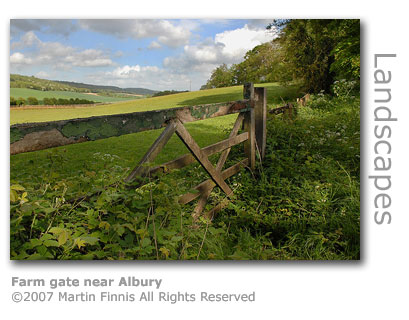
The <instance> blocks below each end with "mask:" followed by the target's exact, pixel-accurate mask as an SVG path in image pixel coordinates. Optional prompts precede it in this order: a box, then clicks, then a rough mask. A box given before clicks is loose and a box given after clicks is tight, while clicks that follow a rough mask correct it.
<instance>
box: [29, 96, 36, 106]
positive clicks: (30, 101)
mask: <svg viewBox="0 0 409 320" xmlns="http://www.w3.org/2000/svg"><path fill="white" fill-rule="evenodd" d="M27 104H28V105H31V106H35V105H38V99H37V98H35V97H28V98H27Z"/></svg>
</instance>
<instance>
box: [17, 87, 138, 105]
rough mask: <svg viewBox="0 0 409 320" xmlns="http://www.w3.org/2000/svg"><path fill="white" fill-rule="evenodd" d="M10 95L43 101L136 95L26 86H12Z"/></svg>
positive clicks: (99, 99) (112, 99)
mask: <svg viewBox="0 0 409 320" xmlns="http://www.w3.org/2000/svg"><path fill="white" fill-rule="evenodd" d="M10 97H14V98H16V99H17V98H20V97H21V98H24V99H27V98H28V97H34V98H37V99H38V100H40V101H42V100H43V99H44V98H56V99H58V98H62V99H71V98H73V99H75V98H78V99H86V100H91V101H95V102H118V101H128V100H135V99H137V98H136V97H131V96H130V97H129V98H117V97H106V96H99V95H98V96H97V95H91V94H85V93H80V92H70V91H40V90H33V89H26V88H10Z"/></svg>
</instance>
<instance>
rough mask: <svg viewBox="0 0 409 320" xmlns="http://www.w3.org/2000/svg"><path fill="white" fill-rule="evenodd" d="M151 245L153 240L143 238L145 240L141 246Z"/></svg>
mask: <svg viewBox="0 0 409 320" xmlns="http://www.w3.org/2000/svg"><path fill="white" fill-rule="evenodd" d="M150 243H151V239H149V238H143V240H142V241H141V246H142V247H147V246H148V245H150Z"/></svg>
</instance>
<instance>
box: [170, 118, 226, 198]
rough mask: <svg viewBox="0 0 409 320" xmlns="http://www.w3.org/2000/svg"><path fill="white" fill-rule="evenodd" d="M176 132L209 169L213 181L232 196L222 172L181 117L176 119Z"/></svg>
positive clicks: (204, 166) (206, 168)
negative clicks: (181, 120) (216, 167)
mask: <svg viewBox="0 0 409 320" xmlns="http://www.w3.org/2000/svg"><path fill="white" fill-rule="evenodd" d="M176 134H177V135H178V136H179V138H180V139H181V140H182V141H183V143H184V144H185V145H186V147H187V148H188V149H189V150H190V151H191V152H192V153H193V154H194V156H195V158H196V159H197V161H198V162H199V163H200V164H201V165H202V166H203V168H204V169H205V170H206V171H207V173H208V174H209V175H210V177H211V178H212V179H213V181H214V182H215V183H216V184H217V185H218V186H219V187H220V188H221V189H222V190H223V191H224V192H225V193H226V195H227V196H230V194H231V193H232V190H231V189H230V187H229V186H228V185H227V184H226V182H224V180H223V178H222V177H221V175H220V172H217V171H216V169H215V168H214V167H213V165H212V164H211V162H210V161H209V159H208V158H207V156H206V155H205V154H203V152H202V149H200V147H199V145H198V144H197V143H196V141H195V140H194V139H193V137H192V136H191V135H190V133H189V131H187V130H186V128H185V127H184V126H183V124H182V122H180V120H179V119H177V120H176Z"/></svg>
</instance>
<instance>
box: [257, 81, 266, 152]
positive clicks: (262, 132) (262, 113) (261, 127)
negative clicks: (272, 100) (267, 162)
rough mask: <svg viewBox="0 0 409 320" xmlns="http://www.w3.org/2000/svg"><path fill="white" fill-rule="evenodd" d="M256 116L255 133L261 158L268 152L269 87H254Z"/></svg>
mask: <svg viewBox="0 0 409 320" xmlns="http://www.w3.org/2000/svg"><path fill="white" fill-rule="evenodd" d="M254 102H255V103H254V117H255V134H256V143H257V148H258V151H259V152H260V158H261V159H264V155H265V153H266V139H267V129H266V120H267V89H266V88H254Z"/></svg>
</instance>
